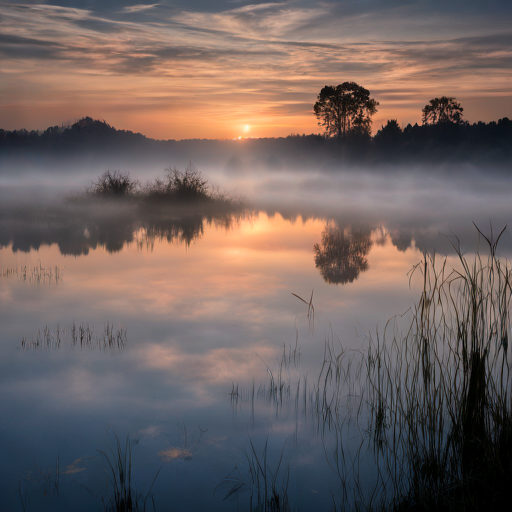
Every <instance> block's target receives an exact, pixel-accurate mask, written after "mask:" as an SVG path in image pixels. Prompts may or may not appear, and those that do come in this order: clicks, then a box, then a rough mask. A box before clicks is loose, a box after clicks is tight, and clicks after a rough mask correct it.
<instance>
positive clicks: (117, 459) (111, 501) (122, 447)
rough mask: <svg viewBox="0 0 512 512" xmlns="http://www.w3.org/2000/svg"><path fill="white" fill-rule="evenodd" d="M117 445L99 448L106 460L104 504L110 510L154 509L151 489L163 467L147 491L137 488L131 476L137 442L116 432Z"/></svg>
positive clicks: (143, 511) (141, 510)
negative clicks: (109, 447)
mask: <svg viewBox="0 0 512 512" xmlns="http://www.w3.org/2000/svg"><path fill="white" fill-rule="evenodd" d="M113 436H114V446H113V447H112V448H111V449H110V450H108V451H104V450H98V452H99V453H100V455H101V457H102V459H103V462H104V464H105V473H106V483H105V496H102V502H103V506H104V508H105V511H108V512H132V511H133V512H145V511H146V510H149V508H148V507H149V506H151V509H152V510H153V511H154V510H155V502H154V499H153V495H152V494H151V491H152V489H153V486H154V484H155V481H156V479H157V478H158V475H159V473H160V470H158V472H157V473H156V475H155V477H154V479H153V481H152V483H151V485H150V487H149V490H148V491H147V493H144V492H142V491H138V490H137V488H136V485H135V483H134V481H133V478H132V446H133V445H134V444H136V443H137V441H133V440H131V439H130V436H129V435H127V436H126V440H125V442H124V443H122V442H121V440H120V439H119V437H118V436H117V434H116V433H115V432H113Z"/></svg>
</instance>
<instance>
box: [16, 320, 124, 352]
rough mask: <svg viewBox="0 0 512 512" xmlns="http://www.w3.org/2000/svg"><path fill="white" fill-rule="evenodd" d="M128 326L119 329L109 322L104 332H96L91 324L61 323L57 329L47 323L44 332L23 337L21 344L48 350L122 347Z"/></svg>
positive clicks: (24, 347) (34, 348)
mask: <svg viewBox="0 0 512 512" xmlns="http://www.w3.org/2000/svg"><path fill="white" fill-rule="evenodd" d="M126 341H127V336H126V328H125V327H123V326H119V327H118V328H117V329H115V328H114V326H113V325H112V324H111V323H110V322H108V323H106V324H105V326H104V329H103V332H102V333H101V334H96V333H95V331H94V328H93V327H90V326H89V324H84V323H80V324H78V325H76V324H75V322H74V321H73V324H72V325H71V326H70V327H68V328H61V327H60V325H59V324H57V327H56V328H55V329H50V328H49V327H48V326H47V325H46V326H45V328H44V329H43V332H41V330H39V331H38V332H37V335H36V337H35V338H32V339H30V340H27V339H26V338H23V339H22V340H21V343H20V346H21V348H22V349H23V350H27V349H32V350H45V349H46V350H48V349H54V350H55V349H59V348H64V347H67V348H80V349H99V350H109V349H114V348H117V349H121V348H123V347H124V346H125V345H126Z"/></svg>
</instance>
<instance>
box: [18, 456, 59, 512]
mask: <svg viewBox="0 0 512 512" xmlns="http://www.w3.org/2000/svg"><path fill="white" fill-rule="evenodd" d="M60 475H61V470H60V457H59V456H57V460H56V462H55V467H54V468H52V467H47V468H41V467H40V466H39V465H38V464H37V463H36V462H34V469H33V470H31V471H28V472H27V473H26V474H25V475H24V477H23V478H22V479H20V480H19V482H18V490H17V493H16V495H17V498H18V500H19V502H20V504H21V508H22V510H23V512H27V511H28V510H30V507H31V502H32V501H33V500H34V499H36V498H37V497H38V496H43V497H46V496H55V497H57V498H58V497H59V495H60Z"/></svg>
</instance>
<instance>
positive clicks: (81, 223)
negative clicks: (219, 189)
mask: <svg viewBox="0 0 512 512" xmlns="http://www.w3.org/2000/svg"><path fill="white" fill-rule="evenodd" d="M248 215H249V214H248V213H247V212H246V211H245V210H243V209H242V208H229V207H227V206H224V207H220V208H219V207H217V206H216V205H207V204H205V205H195V206H194V207H187V206H183V207H173V208H169V207H166V206H165V205H158V204H157V205H151V206H150V207H147V206H140V205H136V204H133V203H130V202H129V201H87V202H84V201H82V202H78V203H62V204H57V205H53V206H50V207H48V206H47V207H43V206H39V207H38V206H33V207H27V206H26V205H23V204H20V205H17V206H15V207H11V208H9V209H4V210H3V211H2V216H1V217H2V220H1V221H0V247H6V246H8V245H10V244H12V250H13V252H17V251H21V252H30V251H31V250H39V248H40V247H41V246H42V245H52V244H57V245H58V247H59V250H60V252H61V254H63V255H70V256H80V255H87V254H89V251H90V250H94V249H97V248H98V247H104V248H105V250H106V251H107V252H109V253H116V252H120V251H121V250H122V249H123V247H124V246H125V245H126V244H129V243H132V242H134V241H136V242H137V243H138V245H139V246H140V248H144V247H145V248H147V249H148V250H150V249H151V248H152V247H153V246H154V243H155V240H167V241H168V242H170V243H172V242H177V243H179V244H185V245H187V246H189V245H190V244H191V243H192V242H193V241H195V240H197V239H200V238H201V237H202V236H203V233H204V227H205V223H206V224H208V225H212V224H214V225H216V226H222V227H224V228H226V229H229V228H231V227H233V226H234V225H236V224H237V223H238V222H240V220H241V219H242V218H246V217H247V216H248Z"/></svg>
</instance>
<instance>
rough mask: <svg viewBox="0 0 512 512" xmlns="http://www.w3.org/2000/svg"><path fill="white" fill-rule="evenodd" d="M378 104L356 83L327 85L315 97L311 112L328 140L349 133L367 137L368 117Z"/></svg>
mask: <svg viewBox="0 0 512 512" xmlns="http://www.w3.org/2000/svg"><path fill="white" fill-rule="evenodd" d="M378 104H379V103H378V102H377V101H375V100H374V99H372V98H370V92H369V91H368V90H367V89H365V88H364V87H361V86H360V85H358V84H356V83H355V82H344V83H342V84H340V85H336V86H332V85H326V86H325V87H324V88H323V89H322V90H321V91H320V94H319V95H318V101H317V102H316V103H315V106H314V112H315V115H316V117H317V118H318V119H319V123H318V124H320V125H321V126H325V134H326V136H327V137H334V136H337V137H344V136H346V135H347V134H348V133H349V132H356V133H363V134H368V135H369V134H370V128H371V123H372V121H371V116H372V115H373V114H375V112H377V105H378Z"/></svg>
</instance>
